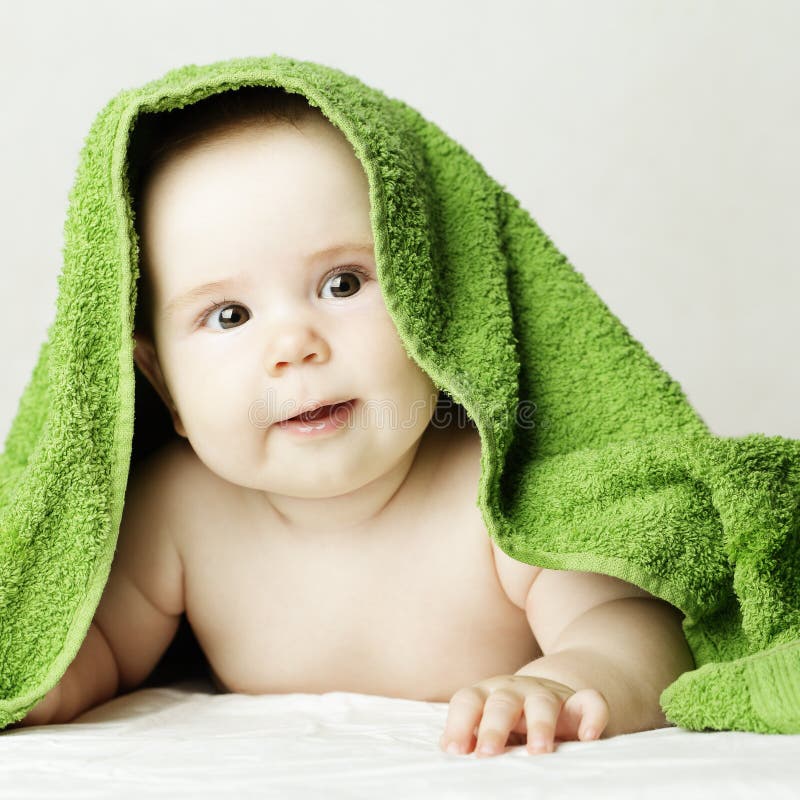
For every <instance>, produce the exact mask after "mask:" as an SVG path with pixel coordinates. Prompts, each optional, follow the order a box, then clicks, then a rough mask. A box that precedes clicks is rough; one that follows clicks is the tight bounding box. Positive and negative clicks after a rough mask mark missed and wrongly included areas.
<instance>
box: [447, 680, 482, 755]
mask: <svg viewBox="0 0 800 800" xmlns="http://www.w3.org/2000/svg"><path fill="white" fill-rule="evenodd" d="M485 700H486V692H485V691H483V690H481V689H478V688H477V687H476V686H465V687H464V688H463V689H459V690H458V691H457V692H456V693H455V694H454V695H453V696H452V697H451V698H450V705H449V706H448V707H447V722H445V726H444V733H443V734H442V739H441V744H442V748H443V749H444V750H448V752H456V753H468V752H469V750H470V749H471V747H472V736H473V731H474V730H475V728H476V727H477V726H478V723H479V722H480V719H481V715H482V714H483V704H484V701H485ZM451 746H453V747H455V748H457V749H455V750H453V749H451Z"/></svg>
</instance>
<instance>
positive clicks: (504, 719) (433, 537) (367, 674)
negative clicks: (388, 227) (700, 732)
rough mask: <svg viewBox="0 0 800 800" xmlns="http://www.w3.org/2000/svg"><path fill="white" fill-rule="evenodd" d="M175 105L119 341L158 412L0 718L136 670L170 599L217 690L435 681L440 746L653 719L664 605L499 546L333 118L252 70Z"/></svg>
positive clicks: (593, 732)
mask: <svg viewBox="0 0 800 800" xmlns="http://www.w3.org/2000/svg"><path fill="white" fill-rule="evenodd" d="M226 95H235V97H230V96H227V97H226ZM222 108H226V109H227V110H226V112H225V113H224V114H223V113H222ZM171 116H172V117H174V119H175V120H177V121H178V122H179V123H180V125H182V126H183V127H182V128H181V127H180V125H179V126H178V127H177V128H175V130H174V131H173V133H172V134H171V136H169V137H166V139H165V140H164V141H162V142H160V143H158V145H159V147H160V149H159V148H158V147H154V149H153V153H152V154H151V159H150V162H149V169H147V170H146V171H145V172H144V173H143V177H142V183H141V186H140V187H139V189H138V192H137V194H136V195H135V202H137V203H138V208H137V213H136V217H137V218H136V224H137V229H138V231H139V235H140V242H141V253H140V256H141V258H140V265H141V270H142V275H141V279H140V285H139V302H138V304H137V320H136V330H135V332H134V337H135V343H136V347H135V351H134V359H135V362H136V365H137V366H138V368H139V370H140V371H141V372H142V373H143V374H144V375H145V376H146V378H147V380H148V381H149V382H150V384H152V386H153V388H154V389H155V391H156V392H157V393H158V395H159V396H160V397H161V399H162V401H163V403H164V405H165V406H166V408H167V409H168V410H169V413H170V414H171V417H172V424H173V426H174V430H175V433H176V434H177V436H175V437H174V439H173V440H171V441H169V442H167V443H166V444H165V445H164V446H163V447H161V448H160V449H157V450H156V451H155V452H153V453H151V454H149V455H148V456H146V457H145V458H144V459H142V460H141V461H139V462H138V463H136V464H135V465H134V466H133V467H132V468H131V472H130V475H129V481H128V487H127V491H126V499H125V506H124V511H123V517H122V522H121V526H120V530H119V538H118V542H117V549H116V553H115V557H114V561H113V564H112V568H111V573H110V577H109V579H108V582H107V584H106V587H105V590H104V592H103V596H102V598H101V600H100V604H99V606H98V608H97V611H96V614H95V617H94V621H93V623H92V625H91V627H90V629H89V631H88V634H87V636H86V638H85V640H84V642H83V644H82V647H81V649H80V651H79V653H78V655H77V656H76V658H75V659H74V661H73V662H72V664H71V665H70V667H69V669H68V670H67V672H66V673H65V674H64V676H63V678H62V680H61V681H60V682H59V684H58V685H57V686H56V687H55V688H54V689H53V690H52V691H51V692H49V693H48V694H47V695H46V696H45V697H44V698H43V699H42V701H40V703H39V704H38V705H37V706H35V707H34V708H33V709H32V710H31V711H30V712H29V714H28V715H27V717H26V718H25V719H24V720H23V721H22V722H21V723H18V724H24V725H33V724H45V723H57V722H66V721H69V720H72V719H73V718H75V717H76V716H77V715H79V714H80V713H81V712H83V711H85V710H86V709H88V708H90V707H92V706H96V705H98V704H100V703H103V702H105V701H107V700H109V699H110V698H112V697H114V696H116V695H117V694H119V693H123V692H127V691H131V690H133V689H135V688H136V687H137V686H139V685H141V684H142V682H143V681H144V680H145V679H146V678H147V677H148V675H149V674H150V673H151V671H152V670H153V668H154V667H155V665H156V664H157V663H158V661H159V659H160V658H161V656H162V655H163V653H164V652H165V650H166V648H167V647H168V646H169V644H170V642H171V641H172V639H173V637H174V635H175V633H176V630H177V628H178V624H179V620H180V618H181V615H182V614H183V613H185V614H186V616H187V620H188V621H189V623H190V625H191V627H192V630H193V632H194V634H195V636H196V637H197V640H198V642H199V644H200V646H201V647H202V649H203V651H204V653H205V655H206V657H207V658H208V661H209V663H210V665H211V669H212V673H213V678H214V680H215V682H216V684H217V686H218V687H219V688H220V689H221V690H223V691H233V692H241V693H248V694H262V693H284V692H314V693H323V692H329V691H350V692H361V693H367V694H376V695H384V696H390V697H405V698H411V699H418V700H425V701H432V702H449V708H448V717H447V722H446V726H445V730H444V735H443V736H442V739H441V741H440V746H441V747H442V748H443V749H447V750H448V751H449V752H461V753H469V752H471V751H472V750H475V752H476V753H478V754H479V755H484V754H493V753H500V752H503V750H504V747H505V745H506V744H507V743H509V744H518V743H521V742H524V741H526V740H527V747H528V751H529V752H531V753H537V752H550V751H552V750H553V748H554V740H555V739H556V738H559V739H562V740H564V739H582V740H587V739H592V738H597V737H599V736H600V735H601V734H604V735H606V736H613V735H615V734H619V733H626V732H633V731H639V730H647V729H651V728H656V727H663V726H665V725H666V724H667V722H666V719H665V718H664V717H663V714H662V712H661V709H660V707H659V703H658V698H659V695H660V693H661V691H662V690H663V689H664V688H665V687H666V686H667V685H668V684H670V683H671V682H672V681H674V680H675V679H676V678H677V677H678V676H679V675H680V674H681V673H682V672H684V671H686V670H687V669H691V668H692V667H693V660H692V656H691V653H690V651H689V648H688V645H687V643H686V640H685V638H684V636H683V632H682V630H681V619H682V617H681V613H680V612H679V611H678V610H677V609H675V608H674V607H673V606H671V605H669V604H667V603H665V602H663V601H661V600H659V599H658V598H655V597H653V596H652V595H650V594H648V593H647V592H645V591H643V590H641V589H639V588H637V587H636V586H634V585H632V584H629V583H626V582H624V581H622V580H619V579H616V578H612V577H608V576H605V575H600V574H594V573H585V572H569V571H557V570H547V569H542V568H539V567H536V566H532V565H528V564H524V563H521V562H518V561H516V560H514V559H512V558H510V557H509V556H507V555H506V554H505V553H504V552H503V551H502V550H500V549H499V548H498V547H497V546H496V545H495V544H494V542H493V540H492V539H491V538H490V536H489V534H488V532H487V529H486V527H485V525H484V521H483V519H482V517H481V512H480V510H479V507H478V506H477V505H476V501H475V498H476V496H477V492H478V482H479V478H480V473H481V448H480V445H481V442H480V436H479V433H478V432H477V430H476V429H475V428H474V427H473V426H471V425H460V424H453V423H452V421H450V422H449V424H443V423H442V422H441V421H439V420H438V419H437V414H436V413H435V412H436V411H437V408H438V406H437V401H439V400H440V399H441V398H440V397H439V396H438V392H437V390H436V387H435V385H434V383H433V381H432V380H431V378H430V377H429V376H428V375H427V374H426V373H425V372H424V371H423V370H422V369H420V367H419V366H418V365H417V364H416V363H415V362H414V361H413V360H412V359H411V358H410V357H409V355H408V354H407V352H406V350H405V348H404V345H403V342H402V340H401V339H400V337H399V335H398V333H397V331H396V329H395V326H394V323H393V321H392V318H391V317H390V315H389V313H388V311H387V308H386V305H385V303H384V297H383V294H382V291H381V286H380V283H379V281H378V275H377V270H376V261H375V242H374V238H373V230H372V222H371V216H370V197H369V184H368V181H367V176H366V173H365V172H364V169H363V167H362V164H361V162H360V161H359V159H358V158H357V157H356V154H355V152H354V151H353V149H352V147H351V145H350V143H349V142H348V140H347V138H346V137H345V136H344V134H343V133H342V132H341V131H340V130H339V129H338V128H336V127H335V126H334V125H332V124H331V123H330V122H329V121H328V120H327V119H326V118H325V117H324V115H323V114H322V113H321V112H320V111H319V110H318V109H316V108H314V107H312V106H309V105H308V104H307V103H306V101H305V99H304V98H302V97H301V96H300V95H291V94H286V93H283V92H275V91H274V90H273V91H270V90H266V89H263V87H262V88H261V89H260V91H259V89H258V87H257V88H253V89H241V90H239V91H238V92H233V93H231V92H226V93H223V95H217V96H215V97H212V98H209V99H208V100H205V101H201V102H200V103H197V104H195V105H194V106H189V107H187V108H186V109H184V110H181V111H176V112H171ZM398 543H400V544H399V546H398ZM454 554H456V555H454Z"/></svg>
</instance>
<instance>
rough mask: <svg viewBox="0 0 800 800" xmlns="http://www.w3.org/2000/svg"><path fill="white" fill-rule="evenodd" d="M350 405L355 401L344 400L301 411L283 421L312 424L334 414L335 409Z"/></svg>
mask: <svg viewBox="0 0 800 800" xmlns="http://www.w3.org/2000/svg"><path fill="white" fill-rule="evenodd" d="M352 403H355V399H352V398H351V399H350V400H345V401H344V402H341V403H329V404H328V405H326V406H320V407H319V408H315V409H314V410H313V411H303V412H301V413H300V414H295V416H293V417H289V418H288V419H287V420H285V422H293V421H297V422H313V421H314V420H317V419H321V418H323V417H327V416H329V415H331V414H334V413H335V412H336V410H337V409H339V408H343V407H344V406H347V405H351V404H352Z"/></svg>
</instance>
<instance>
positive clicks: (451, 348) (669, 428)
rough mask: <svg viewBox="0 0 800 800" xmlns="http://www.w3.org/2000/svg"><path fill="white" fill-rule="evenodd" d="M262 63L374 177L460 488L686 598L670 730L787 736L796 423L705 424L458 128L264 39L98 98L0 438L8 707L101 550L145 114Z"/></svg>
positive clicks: (62, 645)
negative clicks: (475, 458)
mask: <svg viewBox="0 0 800 800" xmlns="http://www.w3.org/2000/svg"><path fill="white" fill-rule="evenodd" d="M245 85H273V86H280V87H284V88H285V89H286V90H288V91H290V92H295V93H300V94H301V95H303V96H305V97H306V98H307V99H308V101H309V102H310V103H311V105H313V106H316V107H318V108H319V109H321V110H322V111H323V112H324V114H325V116H326V117H327V118H328V119H329V120H330V121H331V122H332V123H333V124H334V125H336V126H337V127H338V128H340V129H341V130H342V131H343V132H344V133H345V134H346V136H347V138H348V140H349V141H350V143H351V144H352V146H353V148H354V151H355V153H356V155H357V156H358V158H359V159H360V161H361V162H362V164H363V165H364V168H365V171H366V173H367V175H368V179H369V185H370V201H371V206H372V209H371V221H372V227H373V232H374V240H375V253H376V259H377V267H378V276H379V279H380V285H381V290H382V292H383V295H384V298H385V301H386V305H387V308H388V310H389V312H390V314H391V317H392V319H393V320H394V322H395V325H396V327H397V330H398V332H399V334H400V337H401V339H402V340H403V343H404V345H405V347H406V349H407V351H408V353H409V355H410V356H411V357H412V358H413V359H414V360H415V361H416V362H417V363H418V364H419V366H420V367H421V368H423V369H424V370H425V371H426V372H427V373H428V375H429V376H430V377H431V379H432V381H433V382H434V383H435V385H436V387H437V388H438V389H440V390H441V391H443V392H445V393H446V394H447V395H449V396H450V397H451V398H452V399H453V400H454V401H455V402H457V403H459V404H461V405H462V406H463V408H464V409H465V410H466V411H467V413H468V414H469V416H470V417H471V419H472V420H473V421H474V423H475V425H476V426H477V428H478V430H479V432H480V436H481V440H482V458H481V468H482V470H481V480H480V487H479V493H478V497H477V498H476V502H477V504H478V506H479V508H480V509H481V512H482V514H483V518H484V521H485V523H486V527H487V529H488V531H489V533H490V535H491V536H492V537H493V539H494V540H495V541H496V542H497V544H498V545H499V546H500V547H501V548H502V549H503V550H504V551H505V552H506V553H508V554H509V555H510V556H512V557H514V558H516V559H518V560H520V561H524V562H528V563H531V564H538V565H541V566H543V567H546V568H550V569H565V570H582V571H592V572H599V573H604V574H608V575H613V576H616V577H618V578H621V579H623V580H625V581H629V582H631V583H635V584H637V585H638V586H640V587H642V588H644V589H646V590H647V591H648V592H650V593H652V594H654V595H656V596H658V597H660V598H662V599H664V600H666V601H668V602H669V603H671V604H673V605H674V606H676V607H677V608H679V609H680V610H681V611H682V612H683V614H684V615H685V619H684V622H683V626H684V631H685V634H686V637H687V640H688V642H689V644H690V646H691V649H692V653H693V655H694V659H695V664H696V669H693V670H691V671H689V672H686V673H684V674H683V675H681V676H680V677H679V678H678V680H676V681H675V682H674V683H673V684H671V685H670V686H669V687H667V688H666V689H665V691H664V692H663V694H662V696H661V704H662V708H663V709H664V712H665V714H666V716H667V719H668V720H670V721H671V722H673V723H675V724H677V725H681V726H683V727H685V728H690V729H694V730H702V729H704V728H710V729H717V730H724V729H738V730H747V731H760V732H771V733H800V641H799V640H798V635H799V634H800V535H799V533H798V528H799V527H800V441H797V440H790V439H786V438H782V437H778V436H769V437H768V436H765V435H763V434H751V435H749V436H745V437H742V438H723V437H717V436H714V435H713V434H711V433H710V432H709V431H708V429H707V427H706V425H705V424H704V422H703V421H702V420H701V419H700V417H699V416H698V415H697V413H696V412H695V411H694V409H693V408H692V407H691V406H690V405H689V403H688V401H687V399H686V397H685V396H684V393H683V391H682V390H681V387H680V386H679V384H678V383H676V382H675V381H674V380H673V379H672V378H671V377H670V376H669V375H668V374H667V373H666V372H665V371H664V370H663V369H662V368H661V367H660V366H659V364H658V363H656V361H655V360H654V359H653V358H652V357H651V356H650V355H649V354H648V353H647V351H646V350H645V349H644V347H643V346H642V345H641V344H640V343H639V342H638V341H636V340H635V339H634V338H632V337H631V335H630V334H629V332H628V331H627V329H626V328H625V326H624V325H623V324H622V323H621V322H620V320H619V319H617V317H615V316H614V314H613V313H612V312H611V311H610V310H609V308H608V307H607V306H606V305H605V304H604V303H603V301H602V300H601V299H600V298H599V297H598V295H597V294H596V293H595V292H594V291H593V290H592V288H591V287H590V286H589V285H588V284H587V283H586V281H585V279H584V278H583V276H582V275H581V274H580V273H579V272H577V271H576V270H575V269H574V268H573V267H572V266H571V265H570V264H569V262H568V261H567V259H566V258H565V257H564V256H563V255H562V254H561V253H560V252H559V251H558V250H557V248H556V247H555V246H554V245H553V243H552V242H551V241H550V240H549V239H548V238H547V236H546V235H545V234H544V233H543V232H542V230H541V229H540V228H539V227H538V225H537V224H536V222H535V221H534V220H533V219H532V218H531V216H530V214H529V213H528V212H527V211H526V210H525V209H524V208H522V207H520V205H519V203H518V201H517V200H516V199H515V198H514V197H513V196H512V195H511V194H510V193H509V192H508V191H507V190H506V189H505V188H504V186H502V185H501V184H499V183H498V182H497V181H495V180H494V179H492V178H491V177H490V176H489V175H487V174H486V172H485V171H484V169H483V167H482V166H481V165H480V163H478V162H477V161H476V160H475V159H474V158H473V157H472V156H471V155H470V154H469V153H467V152H466V151H465V150H464V148H463V147H461V146H460V145H459V144H458V143H457V142H456V141H455V140H454V139H452V138H451V137H449V136H448V135H447V134H445V133H444V132H443V131H442V130H441V129H440V128H439V127H437V126H436V125H435V124H434V123H432V122H430V121H428V120H426V119H425V118H424V117H423V116H421V115H420V114H419V113H418V112H417V111H415V110H414V109H413V108H411V107H409V106H408V105H406V104H405V103H403V102H401V101H399V100H396V99H393V98H390V97H387V96H386V95H385V94H383V93H382V92H380V91H378V90H376V89H374V88H371V87H369V86H367V85H365V84H364V83H362V82H361V81H360V80H358V79H357V78H355V77H353V76H350V75H347V74H345V73H343V72H341V71H338V70H335V69H332V68H329V67H326V66H322V65H319V64H315V63H309V62H303V61H299V60H295V59H291V58H285V57H282V56H278V55H272V56H269V57H265V58H257V57H253V58H242V59H235V60H229V61H224V62H218V63H214V64H209V65H206V66H197V65H188V66H184V67H181V68H179V69H175V70H172V71H170V72H168V73H167V74H165V75H164V76H163V77H161V78H160V79H158V80H154V81H152V82H150V83H148V84H146V85H144V86H142V87H140V88H135V89H128V90H124V91H121V92H120V93H119V94H118V95H117V96H116V97H114V98H113V99H112V100H110V102H109V103H108V104H107V105H106V107H105V108H103V109H102V111H101V112H100V113H99V114H98V116H97V117H96V119H95V121H94V123H93V125H92V127H91V129H90V130H89V133H88V136H87V138H86V140H85V142H84V145H83V147H82V150H81V154H80V161H79V165H78V169H77V173H76V177H75V183H74V187H73V189H72V191H71V193H70V197H69V209H68V214H67V218H66V223H65V228H64V234H65V241H64V248H63V256H64V259H63V269H62V271H61V274H60V275H59V281H58V298H57V304H56V311H55V318H54V321H53V322H52V324H51V325H50V327H49V329H48V332H47V338H46V341H44V342H43V343H42V345H41V349H40V351H39V356H38V361H37V363H36V365H35V367H34V369H33V372H32V376H31V378H30V380H29V382H28V384H27V386H26V388H25V390H24V392H23V395H22V397H21V399H20V401H19V406H18V410H17V413H16V416H15V418H14V420H13V423H12V426H11V429H10V431H9V433H8V436H7V438H6V441H5V445H4V450H3V453H2V455H0V728H2V727H5V726H7V725H9V724H11V723H12V722H14V721H16V720H19V719H21V718H22V717H24V716H25V714H26V713H27V711H28V710H29V709H30V708H31V707H33V706H34V705H35V704H36V703H37V702H38V701H39V700H40V699H41V698H42V697H43V696H44V695H45V694H46V693H47V692H48V691H49V690H50V689H51V688H52V687H53V686H54V685H55V684H56V683H57V682H58V681H59V680H60V678H61V676H62V675H63V673H64V672H65V671H66V669H67V667H68V665H69V664H70V662H71V661H72V659H73V658H74V657H75V655H76V653H77V651H78V649H79V648H80V645H81V643H82V641H83V639H84V637H85V635H86V633H87V630H88V628H89V625H90V623H91V621H92V618H93V615H94V611H95V609H96V607H97V605H98V603H99V600H100V596H101V594H102V591H103V588H104V585H105V582H106V580H107V577H108V574H109V569H110V566H111V562H112V558H113V555H114V551H115V543H116V537H117V532H118V529H119V524H120V519H121V514H122V504H123V500H124V494H125V488H126V482H127V479H128V473H129V468H130V466H131V459H132V453H133V452H134V450H135V447H136V442H137V441H141V440H142V439H143V438H147V437H148V436H151V437H152V436H153V433H152V431H149V430H146V428H147V425H148V417H147V415H146V414H145V415H143V416H141V417H139V416H138V415H137V418H136V422H137V425H136V426H134V416H135V414H134V400H135V388H136V383H137V382H136V381H135V376H134V369H133V366H134V365H133V359H132V352H133V338H132V330H133V319H134V310H135V308H136V298H137V285H138V284H137V279H138V277H139V267H138V255H139V249H138V241H137V236H136V232H135V229H134V226H133V221H132V219H133V217H132V215H133V211H132V208H131V201H130V194H129V185H130V184H129V176H128V173H127V171H126V168H127V165H128V160H127V159H128V149H127V148H128V145H129V138H130V136H131V132H132V130H133V128H134V126H135V124H136V122H137V118H139V117H140V116H141V115H146V114H152V113H154V112H161V111H167V110H169V109H173V108H178V107H181V106H183V105H187V104H190V103H193V102H196V101H198V100H200V99H203V98H204V97H207V96H209V95H211V94H214V93H216V92H220V91H223V90H228V89H235V88H237V87H241V86H245Z"/></svg>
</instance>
